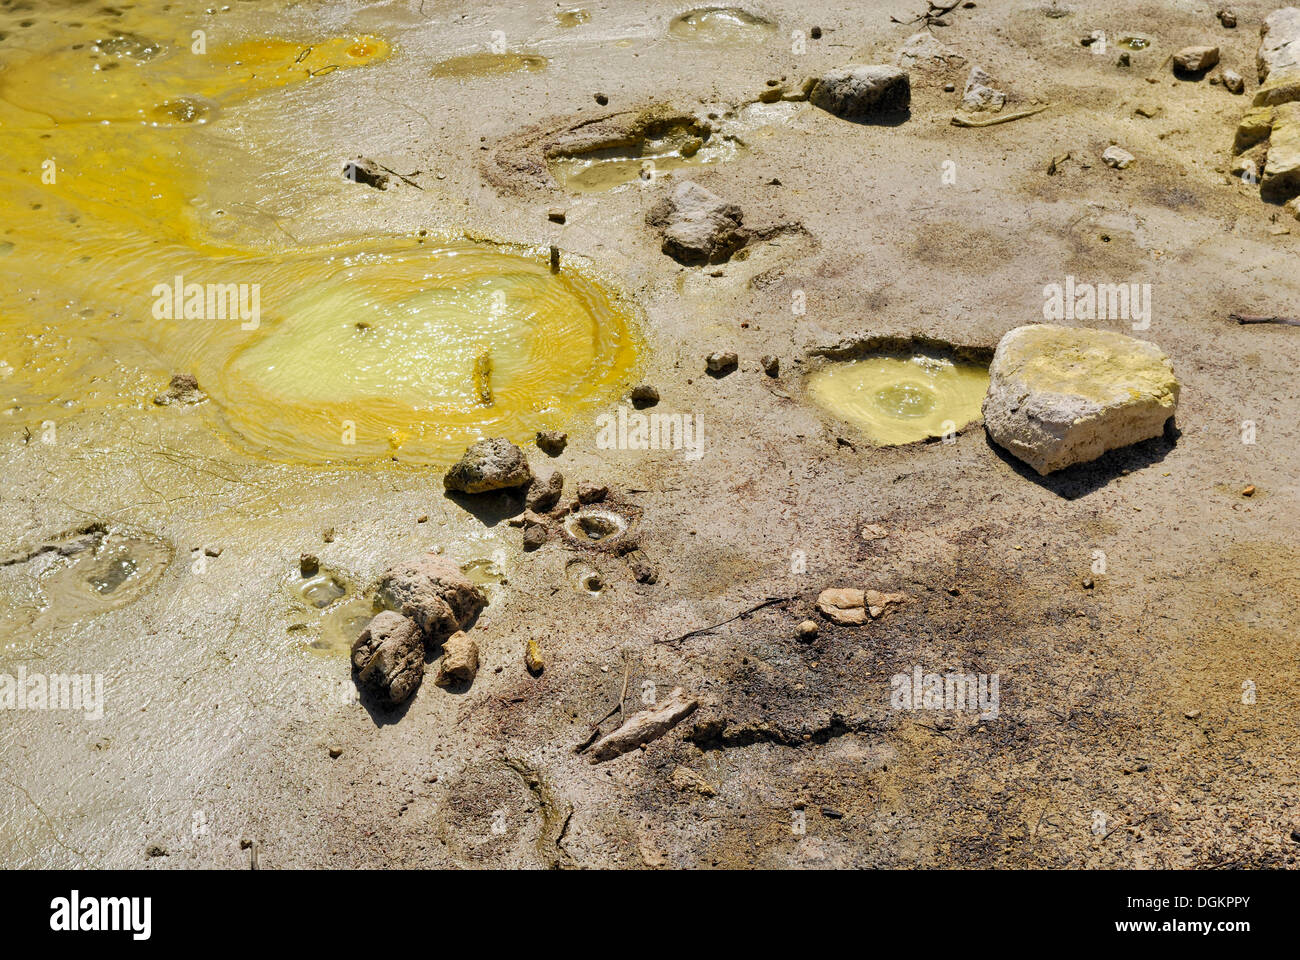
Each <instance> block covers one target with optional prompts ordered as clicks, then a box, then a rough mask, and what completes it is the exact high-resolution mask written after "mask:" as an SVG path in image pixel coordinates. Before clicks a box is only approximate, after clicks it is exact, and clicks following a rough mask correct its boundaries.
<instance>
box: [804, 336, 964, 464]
mask: <svg viewBox="0 0 1300 960" xmlns="http://www.w3.org/2000/svg"><path fill="white" fill-rule="evenodd" d="M988 386H989V373H988V368H987V367H983V366H981V365H979V364H975V363H965V362H961V361H954V360H951V359H948V358H946V357H938V356H931V355H928V354H914V355H912V356H877V357H865V358H863V359H860V360H851V361H848V362H844V363H834V364H829V365H827V366H825V367H823V368H821V369H820V370H818V371H816V372H814V373H813V374H812V375H811V376H810V377H809V378H808V392H809V394H810V395H811V396H812V398H813V399H814V400H815V401H816V402H817V403H818V404H819V405H820V406H821V407H822V408H824V409H825V410H827V411H828V412H829V413H831V414H833V415H834V416H836V417H838V418H839V419H841V420H844V421H846V422H848V423H851V424H853V425H854V426H856V427H858V428H859V429H861V430H862V431H863V432H864V433H866V435H867V436H868V437H870V438H871V441H872V442H873V443H875V444H876V445H878V446H895V445H897V444H902V443H912V442H914V441H917V440H926V439H929V438H931V437H938V436H942V435H944V434H946V433H951V432H953V431H955V430H959V429H961V428H962V427H964V426H965V425H966V424H968V423H970V422H971V421H972V420H975V419H978V418H979V416H980V405H981V404H982V403H983V401H984V394H985V392H986V391H987V390H988Z"/></svg>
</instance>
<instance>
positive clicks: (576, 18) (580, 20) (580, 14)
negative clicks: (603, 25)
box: [555, 7, 591, 30]
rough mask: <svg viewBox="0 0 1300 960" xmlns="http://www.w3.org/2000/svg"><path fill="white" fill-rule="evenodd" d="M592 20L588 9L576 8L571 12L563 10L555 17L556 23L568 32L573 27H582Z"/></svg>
mask: <svg viewBox="0 0 1300 960" xmlns="http://www.w3.org/2000/svg"><path fill="white" fill-rule="evenodd" d="M590 19H591V11H590V10H588V9H587V8H586V7H574V8H573V9H571V10H561V11H560V12H559V13H557V14H556V15H555V20H556V22H557V23H558V24H559V25H560V26H562V27H564V28H565V29H566V30H567V29H570V28H572V27H577V26H581V25H582V24H584V23H586V22H587V21H588V20H590Z"/></svg>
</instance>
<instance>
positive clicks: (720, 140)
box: [547, 127, 743, 193]
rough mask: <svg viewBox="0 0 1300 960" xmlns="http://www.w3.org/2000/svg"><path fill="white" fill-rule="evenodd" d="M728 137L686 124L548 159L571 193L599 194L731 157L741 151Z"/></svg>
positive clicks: (560, 182)
mask: <svg viewBox="0 0 1300 960" xmlns="http://www.w3.org/2000/svg"><path fill="white" fill-rule="evenodd" d="M742 150H743V148H742V147H741V145H740V143H739V141H737V140H735V139H732V138H728V137H710V138H709V139H708V140H705V139H704V138H703V137H701V136H699V135H697V134H696V133H694V132H692V131H691V130H689V129H686V128H685V127H680V128H674V129H671V130H668V131H666V132H664V133H663V134H661V135H659V136H656V137H647V138H646V139H644V140H641V141H639V142H638V143H635V144H632V145H628V146H617V147H603V148H600V149H596V150H589V151H585V152H583V153H577V154H559V155H557V156H553V157H550V158H548V160H547V166H548V167H549V169H550V171H551V176H553V177H554V178H555V181H556V182H557V183H558V184H560V186H562V187H563V188H564V189H566V190H569V191H570V192H573V193H602V192H604V191H606V190H612V189H614V188H615V187H619V186H622V185H623V184H625V183H633V182H636V181H645V182H649V181H650V180H652V179H653V178H654V177H656V176H658V175H659V174H661V173H666V172H668V171H670V170H678V169H681V168H683V167H695V166H704V165H706V164H710V163H722V162H725V161H728V160H734V159H735V158H736V157H737V156H739V155H740V154H741V152H742Z"/></svg>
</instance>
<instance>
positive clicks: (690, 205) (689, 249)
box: [646, 180, 750, 266]
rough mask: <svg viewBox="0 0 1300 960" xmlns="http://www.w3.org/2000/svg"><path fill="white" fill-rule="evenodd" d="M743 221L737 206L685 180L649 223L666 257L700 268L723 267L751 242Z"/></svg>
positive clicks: (655, 209)
mask: <svg viewBox="0 0 1300 960" xmlns="http://www.w3.org/2000/svg"><path fill="white" fill-rule="evenodd" d="M743 218H744V217H743V214H742V213H741V211H740V207H738V206H737V205H736V204H734V203H728V202H727V201H725V200H723V199H721V198H720V197H718V196H717V195H715V194H713V193H711V192H710V191H708V190H706V189H705V188H704V187H701V186H700V185H699V184H697V183H693V182H691V181H689V180H686V181H683V182H682V183H679V184H677V186H676V187H674V188H673V191H672V193H670V194H669V195H668V196H667V197H665V198H664V199H662V200H660V201H659V202H658V203H656V204H655V205H654V206H653V207H651V208H650V211H649V212H648V213H647V214H646V223H647V224H649V225H650V226H651V227H655V228H656V229H658V230H659V232H660V234H661V235H662V237H663V252H664V253H666V254H667V255H668V256H670V257H672V258H673V259H674V260H676V261H678V262H679V263H683V264H686V265H689V266H698V265H701V264H706V263H723V262H725V261H726V260H728V259H729V258H730V257H731V255H732V254H733V253H735V252H736V251H737V250H739V249H740V248H741V247H743V246H744V245H745V244H746V243H748V242H749V240H750V233H749V231H748V230H747V229H746V228H745V226H744V225H743V223H742V221H743Z"/></svg>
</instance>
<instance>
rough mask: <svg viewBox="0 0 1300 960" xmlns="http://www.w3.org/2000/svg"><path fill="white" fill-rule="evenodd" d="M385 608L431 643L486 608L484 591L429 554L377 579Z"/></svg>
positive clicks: (459, 628) (449, 565)
mask: <svg viewBox="0 0 1300 960" xmlns="http://www.w3.org/2000/svg"><path fill="white" fill-rule="evenodd" d="M378 594H379V597H380V599H381V601H382V602H383V603H384V605H385V606H387V607H389V608H391V609H393V610H397V611H398V612H400V613H401V614H402V615H403V616H406V617H410V618H411V619H412V620H414V621H415V622H416V624H418V625H419V627H420V629H421V630H422V631H424V634H425V637H426V638H427V639H428V640H429V642H431V643H435V644H436V643H438V642H439V641H441V640H442V639H443V638H444V637H447V636H449V635H451V634H453V633H455V632H456V631H458V630H463V629H464V628H465V627H467V626H468V625H469V624H470V623H472V622H473V620H474V618H475V617H477V616H478V615H479V613H480V612H481V611H482V610H483V607H485V606H486V605H487V598H486V597H484V596H483V591H482V590H480V589H479V588H478V586H477V585H476V584H475V583H474V582H473V581H472V580H470V579H469V577H467V576H465V574H464V573H463V572H462V571H461V569H460V567H458V566H457V565H456V564H455V563H453V562H452V561H450V560H448V559H446V558H444V557H438V556H434V555H432V554H430V555H428V556H425V557H421V558H420V559H419V560H415V561H412V562H410V563H403V564H398V565H396V566H393V567H390V568H389V569H388V570H386V571H385V572H384V573H383V575H382V576H381V577H380V578H379V587H378Z"/></svg>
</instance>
